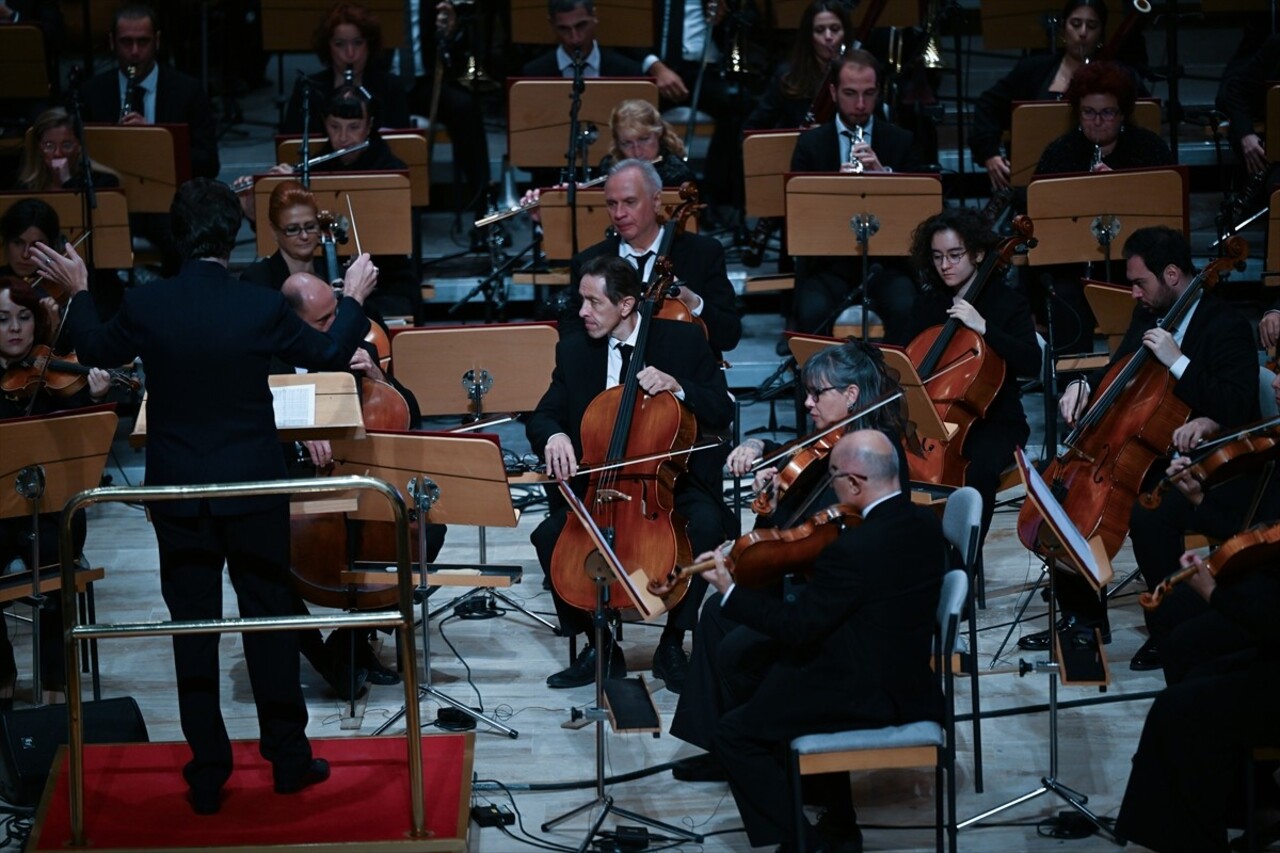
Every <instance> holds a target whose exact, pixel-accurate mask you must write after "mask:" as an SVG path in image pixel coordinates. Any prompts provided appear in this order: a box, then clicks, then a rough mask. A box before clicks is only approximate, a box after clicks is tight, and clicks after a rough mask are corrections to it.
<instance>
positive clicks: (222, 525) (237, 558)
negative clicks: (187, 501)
mask: <svg viewBox="0 0 1280 853" xmlns="http://www.w3.org/2000/svg"><path fill="white" fill-rule="evenodd" d="M152 521H153V523H154V525H155V528H156V538H157V539H158V541H159V545H160V591H161V594H162V595H163V596H164V600H165V604H167V605H168V607H169V614H170V616H171V617H172V618H173V619H175V620H192V619H218V618H221V616H222V567H223V565H224V563H225V565H226V566H227V569H228V571H229V572H230V574H231V583H232V586H233V587H234V588H235V591H236V599H237V602H238V604H239V610H240V615H241V616H242V617H246V618H248V617H258V616H281V615H287V614H291V613H293V612H294V608H295V602H296V598H295V596H294V593H293V590H292V588H291V587H290V585H289V580H288V566H289V509H288V506H286V505H285V504H281V505H280V506H279V507H277V508H273V509H271V510H270V511H267V512H259V513H252V514H246V515H234V516H213V515H210V514H209V513H208V512H207V510H206V511H205V512H204V513H202V514H201V515H198V516H195V517H179V516H171V515H163V514H160V513H155V512H153V513H152ZM218 640H219V636H218V635H217V634H193V635H184V636H176V637H174V638H173V659H174V665H175V668H176V670H177V676H178V712H179V715H180V717H181V721H182V732H183V735H184V736H185V737H186V739H187V743H188V744H190V746H191V752H192V761H191V763H190V764H189V765H188V766H187V769H186V771H185V773H184V775H185V777H186V779H187V783H188V784H189V785H190V786H191V787H192V788H197V789H217V788H219V787H221V786H222V784H223V783H225V782H226V780H227V778H228V777H229V776H230V775H231V741H230V739H229V738H228V736H227V728H226V725H225V723H224V722H223V719H222V710H221V707H220V701H219V677H218V672H219V667H218ZM243 643H244V657H245V663H246V664H247V666H248V670H249V686H250V688H251V689H252V690H253V699H254V703H255V704H256V705H257V711H258V727H259V732H260V743H259V751H260V752H261V754H262V757H263V758H265V759H267V760H268V761H270V762H271V763H272V764H273V765H274V772H275V778H276V779H277V780H282V779H283V780H289V781H292V780H293V779H296V778H297V777H298V776H300V775H301V774H302V773H303V772H305V770H306V769H307V767H308V766H309V764H310V762H311V744H310V742H309V741H308V740H307V734H306V727H307V706H306V702H305V701H304V700H303V697H302V687H301V685H300V683H299V675H298V666H299V664H298V632H296V631H268V632H251V633H245V634H244V635H243Z"/></svg>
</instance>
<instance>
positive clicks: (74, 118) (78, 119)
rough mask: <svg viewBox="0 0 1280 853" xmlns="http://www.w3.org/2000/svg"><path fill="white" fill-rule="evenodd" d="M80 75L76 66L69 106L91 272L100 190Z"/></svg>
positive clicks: (85, 253)
mask: <svg viewBox="0 0 1280 853" xmlns="http://www.w3.org/2000/svg"><path fill="white" fill-rule="evenodd" d="M80 74H81V69H80V67H79V66H76V67H74V68H72V69H71V79H70V81H69V85H70V89H71V92H70V97H69V98H68V99H67V104H68V106H69V107H70V108H71V128H72V132H73V133H75V135H76V139H78V140H80V174H81V176H82V180H83V181H84V191H83V192H82V193H81V195H80V205H81V210H82V211H83V214H82V217H83V219H84V228H85V250H84V252H82V254H83V256H84V259H85V264H86V266H88V267H89V269H90V270H92V269H93V267H94V263H93V258H94V255H93V212H94V211H95V210H97V209H98V190H97V188H96V187H95V186H94V184H93V169H92V168H90V164H91V163H92V162H93V161H92V160H91V159H90V158H89V146H88V144H87V140H86V139H85V138H84V116H83V115H82V114H81V111H80ZM49 238H50V239H51V240H56V239H58V238H57V235H54V234H50V235H49Z"/></svg>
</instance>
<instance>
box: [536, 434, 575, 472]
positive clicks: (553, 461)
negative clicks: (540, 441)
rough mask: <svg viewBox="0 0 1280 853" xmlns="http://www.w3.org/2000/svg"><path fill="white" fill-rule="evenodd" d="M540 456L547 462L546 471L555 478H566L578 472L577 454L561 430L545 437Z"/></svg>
mask: <svg viewBox="0 0 1280 853" xmlns="http://www.w3.org/2000/svg"><path fill="white" fill-rule="evenodd" d="M542 457H543V459H544V461H545V462H546V463H547V473H548V474H550V475H551V476H552V477H555V478H556V479H557V480H568V479H569V478H570V477H572V476H573V475H574V474H577V473H578V454H576V453H574V451H573V442H572V441H570V440H569V436H567V435H565V434H564V433H562V432H558V433H556V434H555V435H553V436H551V438H549V439H547V447H546V449H545V450H544V451H543V453H542Z"/></svg>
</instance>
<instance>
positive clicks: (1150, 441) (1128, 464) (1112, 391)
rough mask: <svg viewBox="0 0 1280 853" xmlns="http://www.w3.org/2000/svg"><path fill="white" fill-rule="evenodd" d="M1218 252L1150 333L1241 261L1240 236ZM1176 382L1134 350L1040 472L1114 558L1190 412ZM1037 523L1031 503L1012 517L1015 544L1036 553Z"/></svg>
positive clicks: (1172, 323) (1146, 353) (1142, 350)
mask: <svg viewBox="0 0 1280 853" xmlns="http://www.w3.org/2000/svg"><path fill="white" fill-rule="evenodd" d="M1225 252H1226V254H1225V255H1224V256H1223V257H1221V258H1217V259H1215V260H1213V261H1212V262H1210V263H1208V264H1206V265H1205V268H1204V270H1203V271H1201V272H1200V274H1199V275H1197V276H1196V277H1195V278H1194V279H1192V280H1191V281H1190V282H1189V283H1188V284H1187V286H1186V287H1185V288H1184V289H1183V291H1182V293H1181V294H1180V295H1179V296H1178V298H1177V299H1176V300H1175V301H1174V303H1173V305H1172V307H1170V308H1169V310H1168V311H1167V312H1166V313H1165V315H1164V316H1163V317H1161V318H1160V322H1159V324H1158V325H1157V328H1159V329H1163V330H1165V331H1169V332H1171V331H1172V330H1174V329H1176V328H1178V325H1179V324H1180V323H1181V322H1182V320H1183V318H1184V317H1185V316H1186V314H1187V312H1188V311H1189V310H1190V309H1191V308H1192V306H1193V305H1195V304H1196V303H1197V301H1198V300H1199V298H1200V295H1201V293H1202V292H1203V290H1204V289H1205V288H1209V287H1212V286H1213V285H1214V284H1216V283H1217V281H1218V276H1219V275H1221V274H1222V272H1223V271H1224V270H1226V269H1228V268H1230V267H1231V266H1234V265H1235V264H1238V263H1241V262H1243V261H1244V259H1245V258H1246V257H1248V255H1249V248H1248V245H1247V244H1246V243H1245V241H1244V240H1243V239H1241V238H1240V237H1232V238H1231V239H1230V240H1228V241H1227V242H1226V244H1225ZM1175 382H1176V380H1174V378H1173V375H1172V374H1171V373H1169V371H1168V370H1167V369H1166V368H1165V366H1164V365H1162V364H1161V363H1160V362H1159V361H1157V360H1156V358H1155V356H1154V355H1152V353H1151V350H1150V349H1148V348H1147V347H1145V346H1139V347H1138V349H1137V351H1136V352H1134V353H1133V354H1131V355H1129V356H1128V357H1126V358H1124V359H1121V360H1119V361H1117V362H1116V363H1115V364H1112V365H1111V367H1110V368H1108V370H1107V372H1106V375H1105V376H1104V377H1103V379H1102V382H1101V383H1099V388H1098V394H1097V397H1096V399H1095V400H1094V402H1093V404H1092V405H1091V406H1090V407H1089V410H1088V411H1087V412H1085V414H1084V415H1083V416H1081V418H1080V420H1079V422H1078V423H1077V424H1076V427H1075V429H1073V430H1072V431H1071V434H1070V435H1068V436H1067V437H1066V438H1065V439H1064V440H1063V443H1064V444H1065V445H1066V448H1067V449H1066V451H1065V452H1064V453H1063V454H1062V455H1061V456H1059V457H1058V458H1056V459H1055V460H1054V461H1053V462H1052V463H1051V464H1050V465H1049V467H1048V469H1047V470H1046V471H1045V476H1044V479H1045V481H1046V482H1048V483H1050V485H1051V486H1052V488H1053V490H1054V493H1055V494H1057V495H1059V500H1060V502H1061V503H1062V507H1063V509H1064V510H1066V513H1067V517H1068V518H1070V519H1071V521H1072V522H1073V523H1074V524H1075V525H1076V527H1078V528H1079V529H1080V532H1081V533H1082V534H1084V536H1085V538H1086V539H1091V538H1093V537H1094V536H1101V538H1102V542H1103V545H1104V547H1105V548H1106V551H1107V556H1108V557H1114V556H1115V555H1116V553H1117V552H1119V550H1120V546H1121V545H1123V544H1124V540H1125V537H1126V536H1127V535H1128V533H1129V513H1130V512H1131V510H1132V509H1133V504H1134V501H1136V500H1137V499H1138V490H1139V489H1141V488H1142V481H1143V480H1144V479H1145V477H1146V475H1147V471H1148V470H1149V469H1150V468H1151V466H1152V464H1153V463H1154V462H1155V461H1156V460H1157V459H1159V458H1161V457H1162V456H1164V455H1165V454H1166V453H1167V452H1168V448H1169V446H1170V444H1171V443H1172V441H1173V433H1174V430H1176V429H1177V428H1178V427H1180V426H1182V425H1183V424H1184V423H1186V421H1187V418H1188V417H1189V416H1190V414H1191V409H1190V407H1188V406H1187V404H1186V403H1184V402H1182V401H1181V400H1179V399H1178V398H1177V397H1176V396H1174V394H1173V386H1174V384H1175ZM1042 524H1043V519H1042V518H1041V517H1040V515H1039V513H1037V512H1036V511H1035V508H1034V507H1033V506H1032V505H1031V504H1029V503H1028V504H1024V505H1023V507H1022V510H1021V511H1020V512H1019V513H1018V538H1019V539H1021V540H1022V544H1023V545H1025V546H1026V547H1027V548H1028V549H1029V550H1032V551H1037V552H1039V551H1041V550H1042V548H1043V545H1042V543H1041V541H1040V533H1041V526H1042Z"/></svg>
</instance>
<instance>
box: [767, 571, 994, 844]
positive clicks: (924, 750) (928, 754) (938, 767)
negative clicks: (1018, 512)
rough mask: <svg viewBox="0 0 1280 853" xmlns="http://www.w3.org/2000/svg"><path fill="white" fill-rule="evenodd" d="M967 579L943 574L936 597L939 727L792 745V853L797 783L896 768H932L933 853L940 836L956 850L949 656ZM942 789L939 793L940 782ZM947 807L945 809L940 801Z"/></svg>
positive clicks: (800, 835)
mask: <svg viewBox="0 0 1280 853" xmlns="http://www.w3.org/2000/svg"><path fill="white" fill-rule="evenodd" d="M968 591H969V578H968V575H966V574H965V572H964V571H962V570H960V569H954V570H952V571H949V572H947V574H946V576H945V577H944V578H943V581H942V593H941V595H940V596H939V597H938V616H937V627H936V635H935V640H936V648H938V649H940V650H941V652H942V654H940V655H938V656H937V658H936V660H937V661H938V662H940V664H941V666H940V667H938V679H939V682H940V685H941V688H942V692H943V697H944V702H943V721H942V722H941V723H935V722H930V721H923V722H917V723H907V724H906V725H902V726H885V727H884V728H879V729H853V730H850V731H844V732H832V733H830V734H817V735H804V736H802V737H798V738H796V739H795V740H793V741H791V756H790V763H791V795H792V801H793V805H794V808H795V826H796V838H795V845H796V849H797V850H803V849H804V845H805V839H804V827H805V820H806V819H805V816H804V796H803V794H802V793H801V790H800V789H801V784H800V780H801V778H802V777H804V776H810V775H813V774H816V773H847V772H849V771H852V770H880V769H887V768H896V767H933V768H934V769H935V772H936V776H937V781H936V787H935V789H934V799H935V802H936V805H937V822H936V825H935V829H936V832H937V839H936V840H937V849H938V853H942V849H943V831H944V830H945V831H946V836H947V845H948V849H949V850H950V851H951V853H955V849H956V782H955V764H956V750H955V708H954V696H953V679H952V668H951V656H952V654H953V653H954V652H955V648H956V634H957V632H958V630H959V625H960V614H961V612H962V611H963V610H964V606H965V601H966V600H967V597H968ZM944 775H945V777H946V787H945V788H944V787H943V776H944ZM944 797H945V799H946V803H945V807H944V803H943V798H944Z"/></svg>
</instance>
